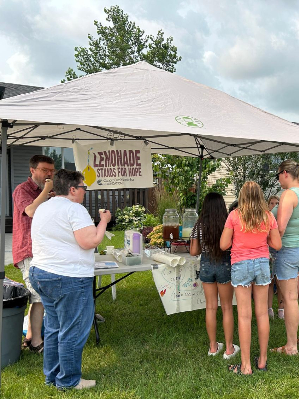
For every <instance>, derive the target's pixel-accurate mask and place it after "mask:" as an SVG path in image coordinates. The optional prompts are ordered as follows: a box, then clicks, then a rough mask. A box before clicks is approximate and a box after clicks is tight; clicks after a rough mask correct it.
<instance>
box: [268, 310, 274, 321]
mask: <svg viewBox="0 0 299 399" xmlns="http://www.w3.org/2000/svg"><path fill="white" fill-rule="evenodd" d="M268 315H269V318H270V319H274V311H273V309H272V308H269V309H268Z"/></svg>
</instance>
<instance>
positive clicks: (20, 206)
mask: <svg viewBox="0 0 299 399" xmlns="http://www.w3.org/2000/svg"><path fill="white" fill-rule="evenodd" d="M41 192H42V191H41V189H40V188H39V187H38V185H37V184H36V183H34V181H33V180H32V179H31V177H28V180H27V181H25V182H24V183H21V184H19V185H18V186H17V187H16V189H15V191H14V192H13V194H12V197H13V205H14V211H13V235H12V257H13V262H14V265H15V266H17V263H19V262H21V261H22V260H24V259H26V258H32V242H31V223H32V218H31V217H29V216H28V215H27V214H26V213H25V208H27V206H28V205H30V204H32V202H33V201H34V200H35V199H36V198H37V197H38V196H39V195H40V193H41Z"/></svg>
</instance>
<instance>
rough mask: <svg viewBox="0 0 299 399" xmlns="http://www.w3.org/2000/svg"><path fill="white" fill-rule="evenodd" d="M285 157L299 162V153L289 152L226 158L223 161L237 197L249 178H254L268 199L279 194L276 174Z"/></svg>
mask: <svg viewBox="0 0 299 399" xmlns="http://www.w3.org/2000/svg"><path fill="white" fill-rule="evenodd" d="M285 159H294V160H296V161H297V162H299V153H298V152H287V153H277V154H263V155H251V156H243V157H235V158H225V159H224V160H223V161H224V163H225V165H226V166H227V168H228V170H229V172H230V176H231V180H232V183H233V184H234V186H235V195H236V198H238V195H239V191H240V189H241V187H242V186H243V184H244V183H245V182H246V181H248V180H253V181H255V182H257V183H258V184H259V185H260V186H261V189H262V190H263V192H264V194H265V198H266V199H267V198H269V197H270V196H271V195H275V194H277V193H278V192H279V191H280V190H281V187H280V185H279V183H278V182H277V180H276V177H275V174H276V173H277V170H278V166H279V165H280V164H281V162H282V161H284V160H285Z"/></svg>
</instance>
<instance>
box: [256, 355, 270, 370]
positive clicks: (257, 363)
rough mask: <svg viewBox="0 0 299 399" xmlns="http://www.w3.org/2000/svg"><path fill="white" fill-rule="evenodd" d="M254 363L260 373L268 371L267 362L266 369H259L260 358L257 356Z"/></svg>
mask: <svg viewBox="0 0 299 399" xmlns="http://www.w3.org/2000/svg"><path fill="white" fill-rule="evenodd" d="M254 363H255V367H256V368H257V369H258V370H259V371H268V366H267V362H266V365H265V367H259V358H258V356H256V357H255V358H254Z"/></svg>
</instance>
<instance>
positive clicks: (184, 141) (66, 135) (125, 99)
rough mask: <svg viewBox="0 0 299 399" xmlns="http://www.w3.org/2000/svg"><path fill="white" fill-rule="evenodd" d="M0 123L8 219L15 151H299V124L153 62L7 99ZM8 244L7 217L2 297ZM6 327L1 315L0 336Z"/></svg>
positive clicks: (0, 267) (0, 264)
mask: <svg viewBox="0 0 299 399" xmlns="http://www.w3.org/2000/svg"><path fill="white" fill-rule="evenodd" d="M0 120H1V123H2V130H1V143H2V169H1V179H2V180H1V181H2V192H1V197H2V198H1V200H2V201H1V215H5V183H6V181H7V172H6V151H7V145H8V146H10V145H37V146H55V147H71V146H72V143H73V142H74V141H75V140H76V141H78V142H81V143H82V144H92V143H94V142H95V141H101V140H111V139H113V140H126V141H127V140H142V141H145V142H149V143H150V144H151V148H152V152H155V153H161V154H173V155H182V156H184V155H185V156H199V157H201V158H204V157H209V158H222V157H228V156H240V155H252V154H263V153H274V152H287V151H296V150H299V134H298V133H299V126H297V125H296V124H294V123H291V122H288V121H286V120H284V119H281V118H279V117H277V116H274V115H272V114H269V113H267V112H265V111H262V110H261V109H258V108H255V107H253V106H251V105H249V104H246V103H244V102H243V101H240V100H237V99H235V98H233V97H231V96H229V95H227V94H225V93H223V92H221V91H218V90H215V89H211V88H209V87H207V86H204V85H201V84H199V83H195V82H192V81H190V80H187V79H185V78H182V77H180V76H178V75H175V74H172V73H169V72H166V71H164V70H161V69H158V68H156V67H153V66H152V65H149V64H147V63H146V62H139V63H137V64H134V65H130V66H125V67H120V68H117V69H113V70H109V71H104V72H100V73H96V74H93V75H88V76H85V77H82V78H80V79H76V80H74V81H71V82H67V83H65V84H60V85H57V86H54V87H50V88H48V89H43V90H39V91H36V92H32V93H29V94H23V95H19V96H16V97H13V98H9V99H6V100H2V101H1V103H0ZM4 240H5V218H4V217H2V218H1V249H0V280H1V284H0V298H2V291H1V290H2V280H3V278H4V243H5V242H4ZM0 300H1V301H2V299H0ZM0 312H2V307H1V310H0ZM1 322H2V314H1V313H0V334H1ZM0 338H1V336H0Z"/></svg>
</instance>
